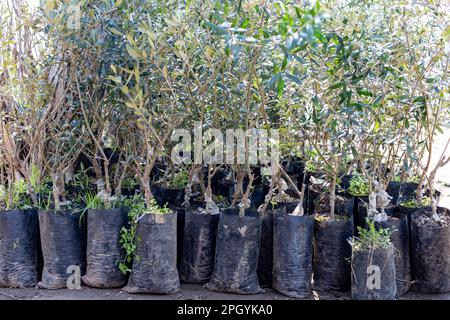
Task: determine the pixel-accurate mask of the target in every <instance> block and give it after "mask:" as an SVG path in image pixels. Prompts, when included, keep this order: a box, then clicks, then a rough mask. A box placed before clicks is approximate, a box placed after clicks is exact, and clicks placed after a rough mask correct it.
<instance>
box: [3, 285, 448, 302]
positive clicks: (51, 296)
mask: <svg viewBox="0 0 450 320" xmlns="http://www.w3.org/2000/svg"><path fill="white" fill-rule="evenodd" d="M169 299H170V300H289V298H288V297H285V296H283V295H281V294H278V293H276V292H275V291H273V290H272V289H266V293H264V294H257V295H237V294H229V293H220V292H213V291H209V290H207V289H204V288H203V287H202V286H201V285H193V284H183V285H182V289H181V291H180V292H178V293H176V294H172V295H156V294H128V293H126V292H124V291H122V290H121V289H94V288H88V287H82V288H81V289H79V290H76V289H74V290H69V289H60V290H44V289H0V300H169ZM331 299H338V300H348V299H350V293H349V292H345V293H338V294H330V293H320V292H316V291H313V294H312V295H311V297H310V298H309V299H306V300H331ZM400 299H401V300H450V292H449V293H445V294H419V293H415V292H411V291H410V292H408V293H407V294H405V295H404V296H402V297H401V298H400Z"/></svg>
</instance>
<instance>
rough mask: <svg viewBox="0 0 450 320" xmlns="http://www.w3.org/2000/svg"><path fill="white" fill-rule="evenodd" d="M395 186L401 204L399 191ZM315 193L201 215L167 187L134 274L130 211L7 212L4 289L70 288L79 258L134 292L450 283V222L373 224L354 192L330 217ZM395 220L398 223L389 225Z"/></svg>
mask: <svg viewBox="0 0 450 320" xmlns="http://www.w3.org/2000/svg"><path fill="white" fill-rule="evenodd" d="M390 187H391V190H390V192H392V193H393V194H392V195H393V199H392V203H397V202H398V201H397V198H398V196H399V192H401V191H399V190H401V188H398V186H397V185H396V184H395V183H393V184H392V185H391V184H390ZM306 190H307V196H306V197H305V199H304V201H303V203H302V206H303V208H304V212H305V214H304V215H298V214H293V211H294V210H295V209H296V207H297V205H298V201H297V203H296V202H285V203H277V204H271V205H269V206H268V207H267V208H266V210H264V212H263V213H261V212H258V211H257V210H256V208H255V209H253V208H250V209H247V210H246V211H245V214H244V215H242V214H239V213H240V212H239V211H240V210H239V209H235V208H226V209H220V210H219V211H216V213H217V214H204V210H202V208H201V207H198V206H189V207H183V206H182V202H183V201H182V199H183V196H180V194H183V192H182V191H183V190H179V191H180V192H179V193H177V192H169V191H173V190H166V191H167V192H166V191H164V190H163V191H162V192H159V193H158V197H157V200H158V202H160V203H165V202H168V203H169V204H170V205H171V208H173V210H171V211H170V212H169V213H166V214H153V213H149V214H146V215H144V216H142V217H141V218H140V219H139V221H138V223H137V228H136V231H135V232H136V234H135V237H136V239H138V240H137V241H136V248H135V256H134V259H133V263H132V268H131V273H130V275H129V276H128V275H125V274H124V273H123V272H121V270H120V269H119V267H118V262H119V261H123V260H124V252H123V248H122V245H121V244H120V237H121V230H122V228H123V227H127V225H128V215H127V210H125V209H107V210H92V209H89V210H88V211H87V219H82V218H83V217H82V213H81V212H79V211H78V212H74V211H70V210H61V211H38V210H35V209H27V210H9V211H4V212H2V213H1V214H0V287H30V286H35V285H36V284H37V285H38V286H39V287H40V288H46V289H58V288H65V287H66V286H67V279H68V277H69V276H70V273H68V267H70V266H80V268H81V271H82V274H83V277H82V280H83V282H84V283H85V284H86V285H88V286H92V287H99V288H115V287H123V286H125V288H124V290H125V291H127V292H130V293H158V294H171V293H175V292H177V291H178V290H180V279H181V281H182V282H186V283H201V284H206V285H205V286H206V287H207V288H208V289H210V290H215V291H220V292H230V293H238V294H257V293H260V292H263V290H262V289H261V288H262V287H268V286H272V287H273V288H274V289H275V290H277V291H278V292H280V293H282V294H284V295H286V296H289V297H296V298H304V297H308V296H309V295H310V294H311V279H312V278H313V283H314V287H315V288H317V289H319V290H327V291H330V290H331V291H348V290H349V289H350V288H351V290H352V291H351V292H352V297H353V298H354V299H395V298H396V297H398V296H400V295H402V294H404V293H405V292H407V291H408V290H409V288H410V286H411V284H413V286H414V289H415V290H417V291H419V292H435V293H437V292H445V291H450V280H449V279H450V274H449V270H450V265H449V264H450V259H449V257H450V248H449V246H450V230H449V228H448V226H434V225H427V224H423V223H422V224H421V223H420V216H421V215H422V214H423V210H424V209H423V208H422V209H418V208H409V207H405V206H401V205H400V206H397V205H390V206H388V208H387V209H386V212H387V213H388V215H389V219H388V220H387V221H384V222H381V223H375V224H374V223H368V220H366V219H365V218H366V216H367V206H366V203H367V199H365V198H364V197H351V198H346V201H345V202H341V203H340V204H339V205H338V206H337V208H336V213H337V218H336V219H334V220H330V219H321V218H320V216H319V215H316V214H315V213H316V212H315V211H316V210H315V208H314V203H315V202H314V200H315V198H317V196H318V195H317V193H316V192H315V191H314V190H313V188H309V187H308V188H307V189H306ZM388 190H389V188H388ZM402 195H403V196H409V195H408V194H407V192H406V193H405V192H404V193H403V194H402ZM252 200H253V199H252ZM256 202H257V201H256ZM259 204H260V203H258V206H259ZM255 207H256V206H255ZM86 229H87V232H85V230H86ZM366 229H367V230H368V231H366V232H364V230H366ZM389 229H390V230H392V231H393V232H390V233H389V234H387V233H383V232H382V231H380V230H389ZM386 235H387V236H388V239H387V241H385V243H383V239H381V240H380V243H379V245H376V246H373V247H367V246H364V245H358V242H357V241H355V240H353V241H350V240H351V239H360V238H361V237H366V238H369V240H373V239H370V237H372V238H374V239H375V238H376V237H379V238H382V237H383V236H384V237H386ZM354 236H359V237H354ZM177 237H178V242H177ZM363 240H364V239H363ZM365 240H367V239H365ZM367 243H373V242H370V241H369V242H366V244H367ZM363 244H364V243H363ZM41 248H42V252H41V250H40V249H41ZM177 248H178V249H177ZM42 260H43V261H42ZM42 264H43V268H42ZM42 269H43V270H42ZM40 270H42V272H40ZM38 279H41V281H39V282H38Z"/></svg>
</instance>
